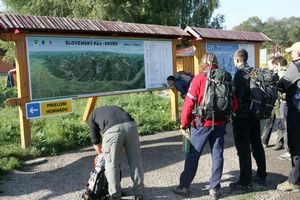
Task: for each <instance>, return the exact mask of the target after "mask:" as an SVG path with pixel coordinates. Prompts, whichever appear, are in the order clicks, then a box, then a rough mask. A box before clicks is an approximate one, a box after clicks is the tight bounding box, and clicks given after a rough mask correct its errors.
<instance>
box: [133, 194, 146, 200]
mask: <svg viewBox="0 0 300 200" xmlns="http://www.w3.org/2000/svg"><path fill="white" fill-rule="evenodd" d="M143 199H144V198H143V197H142V196H140V195H137V196H134V200H143Z"/></svg>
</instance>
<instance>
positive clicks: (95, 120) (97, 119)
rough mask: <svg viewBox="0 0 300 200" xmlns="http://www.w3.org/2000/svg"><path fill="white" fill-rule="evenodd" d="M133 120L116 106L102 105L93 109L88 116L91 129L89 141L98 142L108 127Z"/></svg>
mask: <svg viewBox="0 0 300 200" xmlns="http://www.w3.org/2000/svg"><path fill="white" fill-rule="evenodd" d="M130 121H134V119H133V118H132V117H131V116H130V114H128V113H127V112H125V111H124V110H123V109H122V108H120V107H117V106H103V107H100V108H97V109H95V110H94V111H93V112H92V113H91V114H90V117H89V120H88V124H89V127H90V131H91V141H92V143H93V144H99V143H100V139H101V134H103V133H105V132H106V131H107V130H108V129H109V128H111V127H113V126H115V125H117V124H122V123H125V122H130Z"/></svg>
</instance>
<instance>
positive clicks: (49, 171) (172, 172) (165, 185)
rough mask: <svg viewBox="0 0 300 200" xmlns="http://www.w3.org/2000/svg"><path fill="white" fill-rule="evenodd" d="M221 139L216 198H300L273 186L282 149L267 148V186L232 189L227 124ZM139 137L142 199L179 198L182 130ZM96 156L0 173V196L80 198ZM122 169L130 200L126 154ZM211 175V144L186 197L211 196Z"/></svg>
mask: <svg viewBox="0 0 300 200" xmlns="http://www.w3.org/2000/svg"><path fill="white" fill-rule="evenodd" d="M275 139H276V134H275V133H273V134H272V137H271V141H270V144H273V143H274V141H275ZM225 140H226V143H225V151H224V157H225V163H224V171H223V177H222V183H221V184H222V188H221V198H220V199H226V200H227V199H228V200H229V199H230V200H231V199H234V200H235V199H237V200H248V199H257V200H263V199H265V200H275V199H276V200H277V199H278V200H279V199H280V200H281V199H283V200H297V199H300V193H293V192H286V193H283V192H279V191H277V190H276V185H277V184H278V183H281V182H283V181H285V180H286V179H287V175H288V174H289V172H290V168H291V163H290V161H285V160H279V159H278V158H277V156H279V155H280V154H282V153H284V150H280V151H274V150H272V148H266V149H265V151H266V159H267V170H268V179H267V186H266V187H261V186H258V185H254V188H253V191H251V192H249V193H241V192H232V191H230V190H229V188H228V185H229V183H230V182H231V181H234V180H236V179H237V177H238V175H239V167H238V166H239V164H238V157H237V153H236V149H235V147H234V142H233V136H232V132H231V126H230V125H228V127H227V134H226V138H225ZM140 141H141V147H142V156H143V162H144V171H145V199H146V200H152V199H153V200H154V199H158V200H179V199H183V198H181V197H180V196H177V195H175V194H173V193H172V188H174V187H176V186H177V184H178V182H179V181H178V180H179V175H180V173H181V171H182V169H183V164H184V153H183V152H182V140H181V136H180V132H179V131H172V132H163V133H158V134H155V135H150V136H143V137H140ZM94 157H95V152H94V150H93V149H92V148H83V149H78V150H75V151H72V152H67V153H64V154H62V155H59V156H54V157H46V158H45V159H46V161H45V162H42V163H39V164H34V165H28V166H25V167H24V168H23V169H22V170H16V171H13V172H12V173H10V174H8V175H6V176H4V177H1V180H0V191H1V192H0V199H1V200H2V199H3V200H4V199H5V200H17V199H18V200H19V199H20V200H21V199H22V200H27V199H28V200H44V199H53V200H62V199H68V200H69V199H71V200H77V199H78V200H79V199H81V194H82V192H83V191H84V188H85V185H86V182H87V180H88V177H89V172H90V170H91V169H92V163H93V159H94ZM121 168H122V173H123V178H122V187H123V188H124V190H125V192H126V193H127V195H128V196H127V197H124V199H132V196H130V195H131V194H132V192H131V187H132V182H131V180H130V175H129V168H128V165H127V161H126V159H125V158H123V161H122V165H121ZM253 168H254V169H255V168H256V165H255V162H253ZM253 172H254V171H253ZM210 173H211V157H210V151H209V148H208V146H206V148H205V150H204V152H203V154H202V156H201V158H200V161H199V167H198V172H197V175H196V177H195V179H194V181H193V183H192V185H191V188H190V189H191V197H190V198H189V199H199V200H202V199H209V196H208V190H207V186H208V184H209V183H208V182H209V177H210ZM253 174H254V173H253Z"/></svg>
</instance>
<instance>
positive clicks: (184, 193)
mask: <svg viewBox="0 0 300 200" xmlns="http://www.w3.org/2000/svg"><path fill="white" fill-rule="evenodd" d="M173 193H174V194H177V195H180V196H184V197H189V196H190V191H189V188H185V187H180V186H178V187H176V188H174V189H173Z"/></svg>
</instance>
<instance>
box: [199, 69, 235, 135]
mask: <svg viewBox="0 0 300 200" xmlns="http://www.w3.org/2000/svg"><path fill="white" fill-rule="evenodd" d="M232 99H233V90H232V76H231V74H230V73H229V72H227V71H225V70H223V69H213V70H208V71H207V72H206V88H205V92H204V96H203V100H202V102H201V103H200V105H198V104H197V105H196V112H197V113H198V116H199V118H200V119H201V120H202V121H203V120H212V121H213V123H212V124H213V125H212V129H213V128H214V121H227V120H228V119H229V117H230V115H231V113H232Z"/></svg>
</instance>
